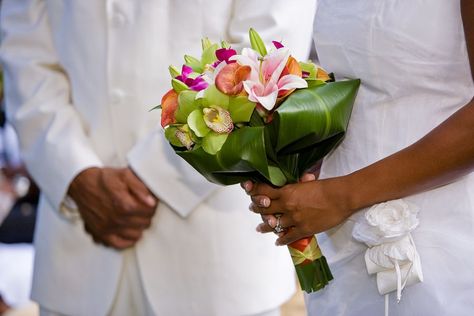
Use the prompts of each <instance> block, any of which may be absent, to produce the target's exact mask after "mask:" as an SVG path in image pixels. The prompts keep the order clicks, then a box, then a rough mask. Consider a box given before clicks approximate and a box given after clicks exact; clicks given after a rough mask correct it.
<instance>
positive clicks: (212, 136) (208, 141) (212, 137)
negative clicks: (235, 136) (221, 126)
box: [202, 131, 229, 155]
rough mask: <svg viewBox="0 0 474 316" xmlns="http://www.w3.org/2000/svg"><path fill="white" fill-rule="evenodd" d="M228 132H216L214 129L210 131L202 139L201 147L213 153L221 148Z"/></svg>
mask: <svg viewBox="0 0 474 316" xmlns="http://www.w3.org/2000/svg"><path fill="white" fill-rule="evenodd" d="M228 136H229V134H218V133H216V132H214V131H210V132H209V133H208V134H207V135H206V136H205V137H204V138H203V139H202V148H203V149H204V151H206V152H207V153H208V154H211V155H215V154H216V153H217V152H218V151H219V150H221V148H222V145H224V143H225V141H226V139H227V137H228Z"/></svg>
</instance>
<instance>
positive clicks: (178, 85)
mask: <svg viewBox="0 0 474 316" xmlns="http://www.w3.org/2000/svg"><path fill="white" fill-rule="evenodd" d="M171 86H172V87H173V90H174V91H176V92H177V93H180V92H182V91H185V90H188V89H189V87H188V86H187V85H186V84H185V83H184V82H182V81H179V80H178V79H171Z"/></svg>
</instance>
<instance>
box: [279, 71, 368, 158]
mask: <svg viewBox="0 0 474 316" xmlns="http://www.w3.org/2000/svg"><path fill="white" fill-rule="evenodd" d="M359 85H360V80H346V81H337V82H330V83H327V84H324V85H318V86H315V87H311V88H307V89H301V90H298V91H295V92H294V93H292V94H291V95H290V96H289V97H288V98H287V99H286V100H285V101H284V102H283V103H282V104H281V105H280V107H279V108H278V109H277V110H276V111H275V113H274V114H273V122H272V124H271V125H273V128H275V129H276V130H277V131H278V136H277V137H278V140H277V144H276V150H277V152H279V153H292V152H296V151H299V150H302V149H304V148H305V147H308V146H310V145H313V144H315V143H318V142H321V141H323V140H325V139H327V138H330V137H332V136H334V135H336V134H338V133H344V132H345V131H346V128H347V124H348V123H349V118H350V114H351V110H352V105H353V103H354V99H355V97H356V95H357V90H358V88H359ZM275 124H276V126H275Z"/></svg>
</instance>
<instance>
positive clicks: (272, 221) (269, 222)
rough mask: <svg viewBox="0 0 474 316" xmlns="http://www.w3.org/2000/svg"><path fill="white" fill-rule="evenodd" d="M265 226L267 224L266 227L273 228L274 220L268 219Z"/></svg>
mask: <svg viewBox="0 0 474 316" xmlns="http://www.w3.org/2000/svg"><path fill="white" fill-rule="evenodd" d="M267 224H268V226H270V227H275V226H276V223H275V219H274V218H270V219H269V220H268V221H267Z"/></svg>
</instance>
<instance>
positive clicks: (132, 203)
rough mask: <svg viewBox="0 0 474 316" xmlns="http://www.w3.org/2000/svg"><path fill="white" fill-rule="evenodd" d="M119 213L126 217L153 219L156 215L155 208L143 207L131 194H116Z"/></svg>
mask: <svg viewBox="0 0 474 316" xmlns="http://www.w3.org/2000/svg"><path fill="white" fill-rule="evenodd" d="M114 194H115V199H116V200H117V207H118V212H119V213H120V214H122V215H125V216H144V217H152V216H153V215H154V214H155V210H156V209H155V207H150V206H147V205H143V204H142V203H140V202H139V201H137V199H136V198H135V196H134V195H132V194H130V192H128V191H125V192H115V193H114Z"/></svg>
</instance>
